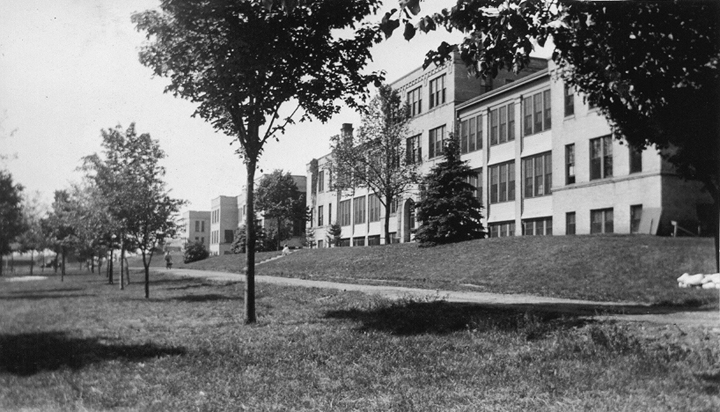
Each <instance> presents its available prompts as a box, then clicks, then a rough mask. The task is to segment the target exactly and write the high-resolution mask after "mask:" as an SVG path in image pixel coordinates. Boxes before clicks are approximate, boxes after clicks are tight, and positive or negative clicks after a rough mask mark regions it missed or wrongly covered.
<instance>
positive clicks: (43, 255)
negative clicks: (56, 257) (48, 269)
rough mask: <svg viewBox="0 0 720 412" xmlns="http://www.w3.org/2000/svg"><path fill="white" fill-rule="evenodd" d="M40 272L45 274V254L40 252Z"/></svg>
mask: <svg viewBox="0 0 720 412" xmlns="http://www.w3.org/2000/svg"><path fill="white" fill-rule="evenodd" d="M40 272H41V273H45V252H42V266H41V267H40Z"/></svg>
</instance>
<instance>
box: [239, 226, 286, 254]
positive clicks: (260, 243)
mask: <svg viewBox="0 0 720 412" xmlns="http://www.w3.org/2000/svg"><path fill="white" fill-rule="evenodd" d="M255 235H256V242H255V250H256V251H258V252H265V251H268V250H275V249H276V248H274V247H269V248H268V246H267V236H266V234H265V230H264V229H263V227H262V225H260V222H259V221H257V220H256V221H255ZM230 250H232V252H233V253H235V254H238V253H246V252H247V231H246V230H245V226H241V227H239V228H237V229H236V230H235V237H234V239H233V242H232V245H230Z"/></svg>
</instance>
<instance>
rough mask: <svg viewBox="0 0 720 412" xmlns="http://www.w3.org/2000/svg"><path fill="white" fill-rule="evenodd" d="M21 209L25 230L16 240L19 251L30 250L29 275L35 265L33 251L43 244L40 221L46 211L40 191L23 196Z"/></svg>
mask: <svg viewBox="0 0 720 412" xmlns="http://www.w3.org/2000/svg"><path fill="white" fill-rule="evenodd" d="M22 209H23V220H24V226H25V230H24V231H23V233H22V234H21V235H20V236H18V238H17V241H18V244H19V251H20V252H23V253H24V252H30V275H32V274H33V269H34V267H35V252H36V251H39V250H42V249H43V247H44V246H45V242H44V239H43V233H42V227H41V226H40V222H41V221H42V219H43V217H44V215H45V213H46V211H45V208H44V207H43V205H42V202H41V200H40V193H38V192H36V193H35V195H34V196H32V197H31V196H27V197H25V198H24V199H23V204H22Z"/></svg>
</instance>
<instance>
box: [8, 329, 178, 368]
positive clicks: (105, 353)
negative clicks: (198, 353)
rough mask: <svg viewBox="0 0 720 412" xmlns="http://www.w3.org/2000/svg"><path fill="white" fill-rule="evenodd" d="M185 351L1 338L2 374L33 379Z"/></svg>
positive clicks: (36, 336)
mask: <svg viewBox="0 0 720 412" xmlns="http://www.w3.org/2000/svg"><path fill="white" fill-rule="evenodd" d="M185 352H186V350H185V349H184V348H173V347H161V346H157V345H153V344H143V345H117V344H107V343H103V342H101V340H100V339H99V338H75V337H71V336H68V335H67V334H66V333H64V332H35V333H23V334H19V335H4V334H0V374H3V373H9V374H13V375H18V376H31V375H34V374H36V373H40V372H43V371H54V370H58V369H61V368H70V369H72V370H78V369H81V368H83V367H84V366H86V365H90V364H93V363H97V362H102V361H108V360H118V359H119V360H128V361H135V362H137V361H142V360H144V359H150V358H157V357H161V356H173V355H184V354H185Z"/></svg>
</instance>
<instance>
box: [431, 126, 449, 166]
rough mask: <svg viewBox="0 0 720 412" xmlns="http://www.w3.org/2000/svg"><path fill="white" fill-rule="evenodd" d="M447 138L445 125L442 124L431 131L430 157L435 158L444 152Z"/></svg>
mask: <svg viewBox="0 0 720 412" xmlns="http://www.w3.org/2000/svg"><path fill="white" fill-rule="evenodd" d="M444 139H445V126H444V125H443V126H440V127H437V128H435V129H432V130H430V132H429V138H428V141H429V147H428V157H429V158H433V157H435V156H440V155H442V154H443V140H444Z"/></svg>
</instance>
